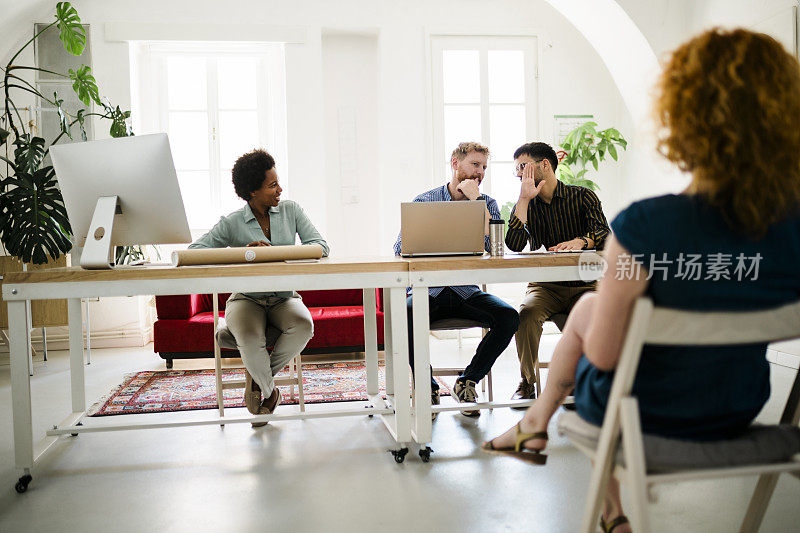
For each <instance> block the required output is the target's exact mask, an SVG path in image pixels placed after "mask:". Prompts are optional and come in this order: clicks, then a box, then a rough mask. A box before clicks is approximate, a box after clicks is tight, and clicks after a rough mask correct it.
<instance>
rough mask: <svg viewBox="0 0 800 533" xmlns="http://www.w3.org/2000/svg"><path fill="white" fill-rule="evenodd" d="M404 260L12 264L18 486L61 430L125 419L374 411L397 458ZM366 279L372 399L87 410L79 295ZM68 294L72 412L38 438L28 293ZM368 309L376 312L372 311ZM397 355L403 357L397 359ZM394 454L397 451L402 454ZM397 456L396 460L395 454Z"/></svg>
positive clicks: (207, 421)
mask: <svg viewBox="0 0 800 533" xmlns="http://www.w3.org/2000/svg"><path fill="white" fill-rule="evenodd" d="M407 286H408V263H407V261H405V260H403V259H400V258H395V257H377V258H354V259H347V258H325V259H322V260H320V261H319V262H281V263H260V264H247V265H223V266H188V267H178V268H174V267H166V266H145V267H121V268H117V269H114V270H94V271H92V270H82V269H80V268H77V267H74V268H59V269H51V270H46V271H34V272H24V273H22V272H20V273H12V274H9V275H7V276H6V278H5V279H4V283H3V288H2V289H3V299H4V300H5V301H6V302H7V303H8V316H9V333H10V335H9V336H10V341H11V342H10V352H11V353H10V356H11V393H12V412H13V430H14V456H15V463H16V466H17V468H20V469H22V471H23V476H22V477H21V478H20V481H19V482H18V484H17V490H18V491H20V492H24V490H26V489H27V485H28V483H29V482H30V480H31V472H32V469H33V466H34V464H35V463H36V461H38V460H39V459H40V458H41V456H42V455H43V454H44V453H45V452H46V451H47V450H48V448H49V447H50V446H52V445H53V444H54V443H55V441H56V440H57V439H58V438H59V437H60V436H62V435H68V434H71V435H77V434H79V433H88V432H97V431H117V430H121V429H145V428H159V427H167V426H186V425H211V424H217V425H219V424H231V423H243V422H248V423H249V422H252V421H259V420H260V421H263V420H280V419H298V418H313V417H335V416H364V415H379V416H380V417H381V419H382V420H383V422H384V424H385V425H386V427H387V428H388V430H389V432H390V433H391V434H392V436H393V437H394V439H395V441H396V443H397V446H398V449H397V450H395V459H396V460H397V459H398V457H399V458H400V460H402V458H403V457H404V456H405V452H407V451H408V448H407V447H406V444H407V443H409V442H411V433H410V431H411V428H410V419H411V414H410V409H411V406H410V395H411V391H410V370H409V367H408V364H407V360H408V355H407V354H408V348H407V343H408V337H407V332H406V301H405V300H406V295H405V289H406V287H407ZM357 288H360V289H363V294H364V306H365V311H366V312H365V313H364V317H365V319H364V327H365V352H366V361H367V392H368V395H369V397H370V403H371V404H372V406H371V407H369V408H367V409H365V408H363V407H362V408H360V409H354V408H348V409H336V410H326V411H323V412H312V413H308V412H306V413H299V414H283V415H281V414H273V415H259V416H256V417H253V416H240V417H231V416H224V417H207V416H206V417H202V418H197V419H186V418H183V417H182V418H181V420H179V421H175V422H162V423H148V422H140V423H130V424H124V425H120V424H115V423H109V422H104V421H102V420H95V419H91V420H90V419H86V418H85V417H86V397H85V380H84V367H83V342H82V331H81V328H82V321H81V306H80V299H81V298H89V297H103V296H132V295H140V294H156V295H162V294H192V293H224V292H260V291H279V290H311V289H357ZM375 288H383V289H384V299H385V306H384V308H385V319H384V322H385V326H384V327H385V342H384V345H385V353H386V382H387V399H386V400H384V399H383V398H381V396H380V394H379V390H378V351H377V325H376V320H375V312H374V309H375ZM59 298H66V299H67V309H68V311H67V315H68V320H69V329H70V331H69V339H70V340H69V350H70V379H71V396H72V413H71V414H70V415H69V416H68V417H67V418H66V419H64V420H63V421H61V423H60V424H58V425H57V426H54V427H53V429H52V430H50V431H48V432H47V437H46V438H45V439H44V440H43V441H41V442H39V443H37V445H36V446H35V447H34V441H33V431H32V413H31V388H30V376H29V374H28V361H27V338H28V335H29V329H30V328H29V324H28V319H27V313H26V305H25V302H26V300H51V299H59ZM370 309H372V312H370ZM394 361H400V362H401V363H402V364H399V365H394V364H393V363H394ZM398 454H399V455H398ZM398 462H400V461H398Z"/></svg>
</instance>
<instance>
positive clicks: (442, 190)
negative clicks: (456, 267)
mask: <svg viewBox="0 0 800 533" xmlns="http://www.w3.org/2000/svg"><path fill="white" fill-rule="evenodd" d="M481 197H482V198H483V199H485V200H486V208H487V209H488V210H489V214H490V215H492V218H493V219H498V220H499V219H500V218H501V217H500V209H499V208H498V207H497V202H496V201H495V199H494V198H491V197H489V196H487V195H485V194H481ZM479 198H480V197H479ZM451 200H453V197H452V196H450V190H449V189H448V188H447V184H445V185H443V186H442V187H436V188H435V189H431V190H430V191H428V192H424V193H422V194H420V195H419V196H417V197H416V198H414V201H415V202H449V201H451ZM401 235H402V233H400V234H398V235H397V242H395V243H394V254H395V255H400V249H401V248H402V243H401V241H400V237H401ZM446 238H447V236H446V235H442V239H446ZM483 239H484V242H483V247H484V249H485V250H486V251H487V252H488V251H489V236H488V235H484V237H483ZM450 288H451V289H453V292H455V293H456V294H457V295H459V296H461V297H462V298H464V299H465V300H466V299H467V298H469V297H470V296H472V295H473V294H475V293H476V292H480V289H479V288H478V286H477V285H458V286H454V287H450ZM443 290H444V287H430V288H429V289H428V293H429V294H430V295H431V296H432V297H433V296H438V295H439V294H441V292H442V291H443ZM407 292H408V293H409V294H411V290H410V289H409V290H408V291H407Z"/></svg>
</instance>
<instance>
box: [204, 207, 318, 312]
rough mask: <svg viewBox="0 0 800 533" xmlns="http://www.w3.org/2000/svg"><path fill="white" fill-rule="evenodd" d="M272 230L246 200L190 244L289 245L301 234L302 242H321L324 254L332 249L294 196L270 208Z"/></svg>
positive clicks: (262, 295) (263, 294)
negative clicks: (266, 227)
mask: <svg viewBox="0 0 800 533" xmlns="http://www.w3.org/2000/svg"><path fill="white" fill-rule="evenodd" d="M269 231H270V234H271V235H272V238H271V239H268V238H267V236H266V235H264V231H263V230H262V229H261V225H260V224H259V223H258V220H256V217H255V215H254V214H253V211H252V209H250V204H244V207H242V208H241V209H238V210H236V211H234V212H233V213H231V214H230V215H228V216H224V217H221V218H220V219H219V222H217V223H216V225H215V226H214V227H213V228H211V230H210V231H209V232H208V233H206V234H205V235H203V236H202V237H200V238H199V239H197V240H196V241H194V242H193V243H192V244H190V245H189V248H227V247H232V248H235V247H241V246H247V245H248V244H250V243H251V242H255V241H266V242H268V243H270V244H271V245H273V246H286V245H291V244H295V237H300V242H301V243H302V244H319V245H320V246H322V255H323V256H326V257H327V255H328V252H330V247H329V246H328V243H327V242H325V239H323V238H322V235H320V234H319V231H317V228H315V227H314V224H313V223H312V222H311V220H310V219H309V218H308V215H306V213H305V211H303V208H302V207H300V206H299V205H298V204H297V203H296V202H293V201H292V200H283V201H281V202H280V203H279V204H278V205H277V206H276V207H270V208H269ZM293 294H294V293H293V292H287V291H281V292H259V293H247V296H250V297H251V298H266V297H269V296H277V297H279V298H290V297H291V296H292V295H293Z"/></svg>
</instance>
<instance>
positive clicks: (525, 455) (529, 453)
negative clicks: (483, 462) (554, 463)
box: [481, 422, 547, 465]
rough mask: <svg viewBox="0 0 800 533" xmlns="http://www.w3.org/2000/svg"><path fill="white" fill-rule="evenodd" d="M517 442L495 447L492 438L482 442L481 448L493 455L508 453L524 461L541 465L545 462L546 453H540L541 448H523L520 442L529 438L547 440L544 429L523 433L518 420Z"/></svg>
mask: <svg viewBox="0 0 800 533" xmlns="http://www.w3.org/2000/svg"><path fill="white" fill-rule="evenodd" d="M516 438H517V442H516V443H515V444H514V446H513V447H509V448H495V447H494V439H492V440H490V441H487V442H484V443H483V444H482V445H481V450H483V451H485V452H487V453H493V454H495V455H508V456H511V457H514V458H516V459H520V460H521V461H525V462H526V463H533V464H537V465H543V464H545V463H546V462H547V455H546V454H544V453H542V450H537V449H533V448H525V447H523V446H522V443H523V442H525V441H527V440H530V439H544V440H547V432H546V431H538V432H536V433H523V432H522V428H520V422H517V434H516Z"/></svg>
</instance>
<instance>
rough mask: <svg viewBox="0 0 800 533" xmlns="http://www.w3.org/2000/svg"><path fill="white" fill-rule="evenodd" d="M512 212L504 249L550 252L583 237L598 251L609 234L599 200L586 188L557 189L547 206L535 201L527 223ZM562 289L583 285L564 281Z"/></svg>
mask: <svg viewBox="0 0 800 533" xmlns="http://www.w3.org/2000/svg"><path fill="white" fill-rule="evenodd" d="M515 209H516V206H514V209H512V210H511V217H510V218H509V220H508V231H507V232H506V246H508V247H509V248H510V249H511V250H514V251H515V252H521V251H522V250H524V249H525V245H526V244H528V243H530V245H531V250H538V249H539V248H540V247H541V246H544V247H545V248H550V247H551V246H555V245H556V244H559V243H562V242H566V241H571V240H572V239H576V238H578V237H586V238H589V239H592V240H593V241H594V248H595V249H597V250H601V249H602V248H603V245H604V244H605V240H606V237H607V236H608V234H609V229H608V222H607V221H606V216H605V215H604V214H603V208H602V206H601V205H600V199H599V198H597V195H596V194H595V193H594V192H592V191H591V190H589V189H587V188H586V187H579V186H577V185H565V184H564V183H562V182H561V181H559V182H558V185H556V190H555V192H554V193H553V198H552V200H551V201H550V203H549V204H548V203H547V202H545V201H543V200H541V199H540V198H538V197H537V198H534V199H533V200H531V201H530V203H529V204H528V221H527V222H526V223H525V224H523V223H522V222H521V221H520V219H518V218H517V216H516V214H515V213H514V210H515ZM561 284H562V285H568V286H580V285H585V283H584V282H582V281H566V282H562V283H561Z"/></svg>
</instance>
